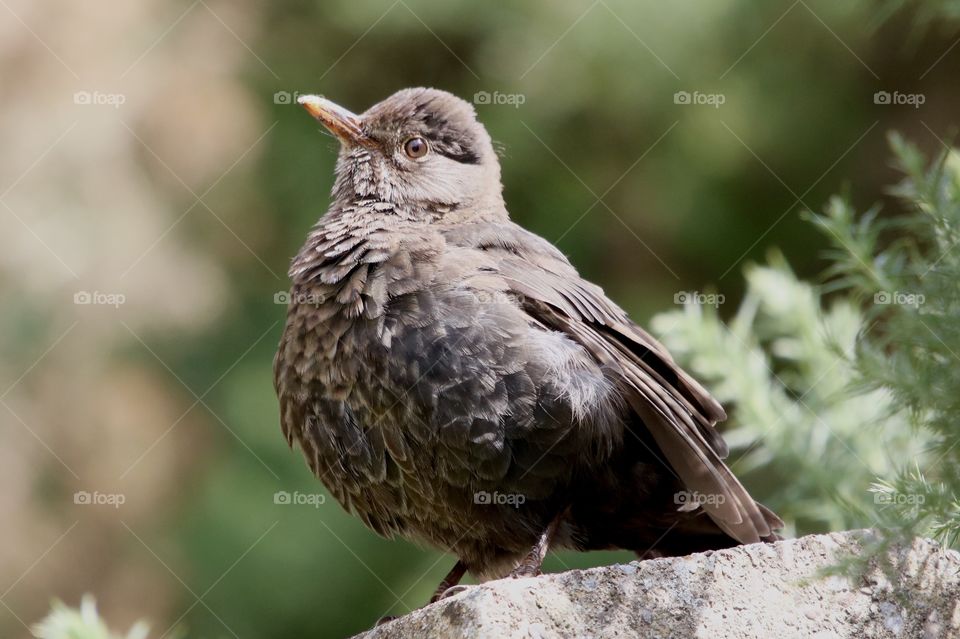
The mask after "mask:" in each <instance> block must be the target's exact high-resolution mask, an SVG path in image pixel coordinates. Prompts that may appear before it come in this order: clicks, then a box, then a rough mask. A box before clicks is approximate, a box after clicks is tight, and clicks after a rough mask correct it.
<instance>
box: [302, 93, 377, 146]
mask: <svg viewBox="0 0 960 639" xmlns="http://www.w3.org/2000/svg"><path fill="white" fill-rule="evenodd" d="M297 103H299V104H301V105H303V108H305V109H306V110H307V113H309V114H310V115H312V116H313V117H315V118H316V119H317V120H319V121H320V124H322V125H323V126H325V127H327V129H329V131H330V133H333V134H334V135H335V136H337V139H339V140H340V142H342V143H343V144H347V145H357V144H361V145H363V146H371V144H372V140H371V139H370V137H369V136H368V135H367V134H366V133H364V132H363V127H362V126H361V123H360V116H358V115H357V114H355V113H352V112H350V111H348V110H346V109H344V108H343V107H342V106H340V105H338V104H336V103H334V102H331V101H330V100H328V99H326V98H322V97H320V96H319V95H301V96H300V97H298V98H297Z"/></svg>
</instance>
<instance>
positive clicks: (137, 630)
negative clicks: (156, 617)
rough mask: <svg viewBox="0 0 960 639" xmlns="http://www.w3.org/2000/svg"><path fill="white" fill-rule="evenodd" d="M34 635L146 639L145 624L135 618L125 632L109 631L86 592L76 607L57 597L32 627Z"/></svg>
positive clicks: (58, 638)
mask: <svg viewBox="0 0 960 639" xmlns="http://www.w3.org/2000/svg"><path fill="white" fill-rule="evenodd" d="M32 632H33V635H34V636H35V637H37V639H147V633H148V628H147V626H146V624H144V623H143V622H137V623H136V624H135V625H134V626H133V628H131V629H130V631H129V632H128V633H127V634H126V635H118V634H114V633H112V632H110V630H109V629H108V628H107V625H106V624H105V623H104V622H103V620H102V619H101V618H100V615H99V614H98V613H97V604H96V602H95V601H94V600H93V597H91V596H89V595H87V596H85V597H84V598H83V601H81V602H80V608H71V607H69V606H67V605H65V604H63V603H62V602H60V601H55V602H54V603H53V610H51V612H50V614H49V615H47V616H46V618H45V619H44V620H43V621H41V622H39V623H38V624H36V625H35V626H34V627H33V629H32Z"/></svg>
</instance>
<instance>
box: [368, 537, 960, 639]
mask: <svg viewBox="0 0 960 639" xmlns="http://www.w3.org/2000/svg"><path fill="white" fill-rule="evenodd" d="M867 535H871V533H870V532H869V531H852V532H844V533H834V534H830V535H812V536H809V537H802V538H800V539H791V540H788V541H781V542H778V543H775V544H754V545H751V546H741V547H738V548H731V549H728V550H721V551H717V552H706V553H700V554H696V555H690V556H689V557H677V558H670V559H651V560H648V561H643V562H631V563H630V564H627V565H620V566H606V567H602V568H591V569H589V570H572V571H570V572H565V573H558V574H550V575H543V576H541V577H536V578H530V579H502V580H499V581H491V582H487V583H485V584H482V585H478V586H471V587H470V588H469V589H468V590H467V591H465V592H462V593H459V594H457V595H454V596H452V597H449V598H448V599H445V600H443V601H440V602H438V603H436V604H433V605H430V606H427V607H425V608H421V609H419V610H415V611H413V612H411V613H410V614H408V615H406V616H404V617H401V618H399V619H396V620H394V621H391V622H389V623H387V624H384V625H382V626H379V627H377V628H375V629H373V630H370V631H368V632H366V633H364V634H362V635H358V637H361V638H363V639H424V638H438V639H447V638H450V639H460V638H463V639H467V638H471V639H472V638H480V639H484V638H491V639H494V638H495V639H504V638H516V639H553V638H556V637H577V638H581V637H582V638H591V639H602V638H606V637H643V638H647V637H649V638H651V639H653V638H657V639H668V638H677V639H681V638H683V639H685V638H688V637H695V638H702V639H750V638H753V637H756V638H758V639H759V638H762V639H769V638H771V637H784V638H794V637H797V638H800V637H802V638H804V639H807V638H815V639H845V638H850V639H852V638H857V639H859V638H861V637H869V638H871V639H886V638H894V637H897V638H905V639H906V638H909V639H946V638H948V637H960V554H958V553H957V552H954V551H950V550H944V549H943V548H941V547H940V546H939V545H937V544H936V543H935V542H933V541H929V540H926V539H917V540H915V541H914V542H913V543H912V544H911V545H910V546H909V547H902V548H896V549H894V550H892V551H891V552H890V553H889V555H888V556H889V559H890V568H889V569H887V570H882V569H880V568H877V567H874V568H871V569H870V570H869V571H868V572H867V573H866V574H865V575H864V576H863V577H862V578H859V579H855V580H851V579H849V578H846V577H839V576H823V575H822V574H821V572H820V571H821V569H823V568H826V567H829V566H831V565H834V564H835V563H836V562H837V561H838V560H840V559H842V558H843V557H844V556H849V555H848V554H847V553H857V552H859V550H860V547H861V540H863V539H864V538H865V536H867Z"/></svg>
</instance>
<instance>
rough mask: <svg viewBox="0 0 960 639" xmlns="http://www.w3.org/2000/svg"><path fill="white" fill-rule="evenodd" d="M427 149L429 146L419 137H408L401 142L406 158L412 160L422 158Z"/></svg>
mask: <svg viewBox="0 0 960 639" xmlns="http://www.w3.org/2000/svg"><path fill="white" fill-rule="evenodd" d="M429 150H430V147H429V146H427V141H426V140H424V139H423V138H421V137H415V138H410V139H409V140H407V141H406V142H404V143H403V152H404V153H406V154H407V157H408V158H411V159H414V160H417V159H419V158H422V157H423V156H425V155H426V154H427V151H429Z"/></svg>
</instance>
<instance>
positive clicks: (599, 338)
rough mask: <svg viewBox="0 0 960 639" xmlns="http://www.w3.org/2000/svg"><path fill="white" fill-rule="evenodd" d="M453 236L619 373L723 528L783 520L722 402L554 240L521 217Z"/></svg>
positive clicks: (532, 311) (745, 530)
mask: <svg viewBox="0 0 960 639" xmlns="http://www.w3.org/2000/svg"><path fill="white" fill-rule="evenodd" d="M447 240H448V242H451V243H453V244H459V245H460V246H469V247H471V248H476V249H481V250H483V251H485V252H486V253H487V254H489V255H492V256H494V257H495V263H496V265H497V271H498V274H499V276H500V277H502V278H503V279H504V280H505V281H506V282H507V284H508V286H509V288H510V290H511V291H513V292H514V293H515V294H516V295H517V296H518V297H519V298H520V300H521V305H522V307H523V309H524V310H525V311H526V312H527V313H528V314H529V315H530V316H531V318H532V319H534V320H535V321H537V322H539V323H540V324H542V325H543V326H545V327H547V328H549V329H552V330H556V331H561V332H563V333H565V334H566V335H568V336H569V337H571V338H572V339H574V340H576V341H577V342H578V343H579V344H580V345H581V346H583V348H585V349H586V350H587V351H588V352H589V353H590V354H591V355H592V356H593V357H594V358H595V359H596V360H597V361H598V362H599V363H600V364H601V365H603V366H604V367H605V368H606V369H607V370H608V371H610V372H611V374H612V375H613V376H615V377H616V378H617V382H618V386H619V387H620V388H621V389H622V392H623V393H624V398H625V399H626V400H627V402H628V403H629V405H630V406H631V408H632V409H633V410H634V412H635V413H636V414H637V415H638V416H639V417H640V418H641V419H642V421H643V423H644V425H645V426H646V428H647V429H648V430H649V431H650V434H651V435H652V436H653V438H654V440H655V441H656V443H657V445H658V446H659V448H660V449H661V451H662V452H663V455H664V456H665V457H666V458H667V461H668V462H669V464H670V466H672V468H673V469H674V471H675V472H676V473H677V475H678V476H679V478H680V480H681V481H682V482H683V484H684V485H685V486H686V488H687V489H688V490H690V491H695V492H697V493H700V494H701V495H704V496H709V497H711V498H709V499H703V500H701V502H700V503H701V507H702V508H703V509H704V511H706V512H707V513H708V514H709V515H710V517H711V518H712V519H713V520H714V521H715V522H716V523H717V525H718V526H720V528H721V529H723V530H724V532H726V533H727V534H729V535H730V536H731V537H733V538H734V539H737V540H738V541H740V542H742V543H753V542H757V541H760V540H761V539H763V538H768V537H770V536H771V534H772V531H771V528H775V527H779V526H782V522H780V521H779V519H777V517H776V515H773V513H771V512H770V511H769V510H767V509H766V508H764V507H762V506H760V505H759V504H757V503H756V502H755V501H754V500H753V498H752V497H750V495H749V494H748V493H747V491H746V489H745V488H744V487H743V485H742V484H741V483H740V482H739V481H738V480H737V478H736V477H734V475H733V473H732V472H730V469H729V468H727V466H726V465H725V464H724V463H723V459H724V458H725V457H726V455H727V446H726V444H725V442H724V441H723V438H722V437H721V436H720V434H719V433H718V432H717V431H716V429H715V425H716V423H717V422H718V421H721V420H723V419H725V418H726V414H725V413H724V410H723V407H722V406H721V405H720V404H719V402H717V401H716V400H715V399H714V398H713V397H711V396H710V394H709V393H708V392H707V391H706V390H705V389H704V388H703V387H702V386H701V385H700V384H699V383H698V382H697V381H696V380H694V379H693V378H692V377H691V376H690V375H689V374H688V373H687V372H686V371H684V370H683V369H682V368H680V367H679V366H678V365H677V364H676V363H675V362H674V361H673V358H672V357H671V356H670V354H669V353H668V352H667V350H666V348H665V347H664V346H663V345H662V344H660V343H659V342H658V341H657V340H656V339H654V338H653V337H652V336H651V335H650V334H649V333H647V332H646V331H644V330H643V329H642V328H640V327H639V326H637V325H636V324H635V323H633V322H632V321H631V320H630V319H629V318H628V317H627V315H626V313H625V312H624V311H623V310H622V309H620V308H619V307H618V306H617V305H616V304H614V303H613V302H612V301H610V300H609V299H608V298H607V297H606V295H604V293H603V290H602V289H600V287H598V286H596V285H594V284H592V283H590V282H588V281H586V280H584V279H582V278H581V277H580V276H579V275H578V274H577V272H576V270H575V269H574V268H573V267H572V266H571V265H570V263H569V261H567V259H566V257H565V256H564V255H563V254H562V253H560V252H559V251H558V250H557V249H556V248H555V247H554V246H553V245H551V244H550V243H549V242H547V241H546V240H544V239H543V238H541V237H538V236H536V235H534V234H532V233H530V232H528V231H526V230H524V229H522V228H521V227H519V226H517V225H515V224H512V223H503V224H473V225H461V226H459V227H457V228H455V229H451V231H450V232H449V233H447Z"/></svg>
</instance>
